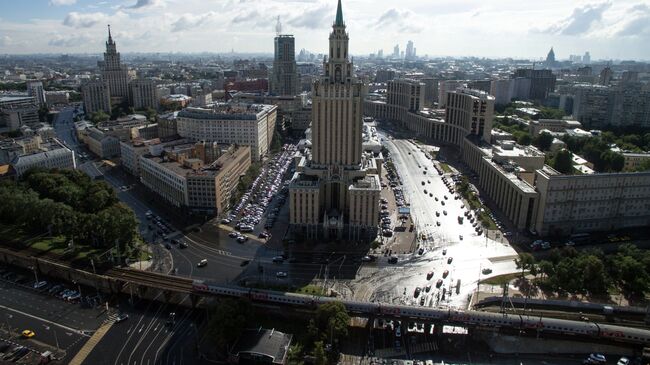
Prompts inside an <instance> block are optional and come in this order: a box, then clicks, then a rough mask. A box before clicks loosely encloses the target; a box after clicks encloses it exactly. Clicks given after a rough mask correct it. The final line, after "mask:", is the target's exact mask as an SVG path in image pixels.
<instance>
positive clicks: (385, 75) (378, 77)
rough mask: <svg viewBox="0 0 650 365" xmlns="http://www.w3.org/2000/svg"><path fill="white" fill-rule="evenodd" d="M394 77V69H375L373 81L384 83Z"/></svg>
mask: <svg viewBox="0 0 650 365" xmlns="http://www.w3.org/2000/svg"><path fill="white" fill-rule="evenodd" d="M394 78H395V70H377V73H376V74H375V82H378V83H384V82H388V81H390V80H392V79H394Z"/></svg>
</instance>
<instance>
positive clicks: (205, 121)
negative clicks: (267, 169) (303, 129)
mask: <svg viewBox="0 0 650 365" xmlns="http://www.w3.org/2000/svg"><path fill="white" fill-rule="evenodd" d="M276 119H277V106H275V105H265V104H234V103H228V104H224V103H217V104H213V105H212V106H210V107H208V108H186V109H184V110H182V111H180V112H179V113H178V114H177V118H176V129H177V132H178V135H179V136H181V137H183V138H190V139H192V140H195V141H211V142H218V143H224V144H238V145H243V146H250V147H251V155H252V157H253V160H254V161H257V160H259V159H260V158H261V157H262V156H264V155H265V154H266V153H267V152H268V151H269V147H270V146H271V140H272V138H273V134H274V132H275V123H276Z"/></svg>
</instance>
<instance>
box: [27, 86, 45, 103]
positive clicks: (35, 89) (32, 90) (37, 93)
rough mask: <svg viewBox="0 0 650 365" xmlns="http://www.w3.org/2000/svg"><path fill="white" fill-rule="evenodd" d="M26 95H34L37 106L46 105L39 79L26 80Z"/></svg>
mask: <svg viewBox="0 0 650 365" xmlns="http://www.w3.org/2000/svg"><path fill="white" fill-rule="evenodd" d="M26 85H27V95H29V96H32V97H34V100H36V103H37V104H38V106H39V107H42V106H45V105H46V99H45V90H44V89H43V83H42V82H41V81H27V82H26Z"/></svg>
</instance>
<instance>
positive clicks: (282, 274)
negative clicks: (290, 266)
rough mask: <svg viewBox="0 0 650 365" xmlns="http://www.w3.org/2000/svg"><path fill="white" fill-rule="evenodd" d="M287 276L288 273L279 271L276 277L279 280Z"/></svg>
mask: <svg viewBox="0 0 650 365" xmlns="http://www.w3.org/2000/svg"><path fill="white" fill-rule="evenodd" d="M287 276H288V275H287V273H286V272H284V271H278V272H276V273H275V277H276V278H279V279H283V278H286V277H287Z"/></svg>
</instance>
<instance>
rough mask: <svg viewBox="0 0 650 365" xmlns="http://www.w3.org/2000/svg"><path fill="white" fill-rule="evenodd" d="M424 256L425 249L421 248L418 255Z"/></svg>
mask: <svg viewBox="0 0 650 365" xmlns="http://www.w3.org/2000/svg"><path fill="white" fill-rule="evenodd" d="M422 254H424V247H420V249H419V250H418V255H422Z"/></svg>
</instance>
